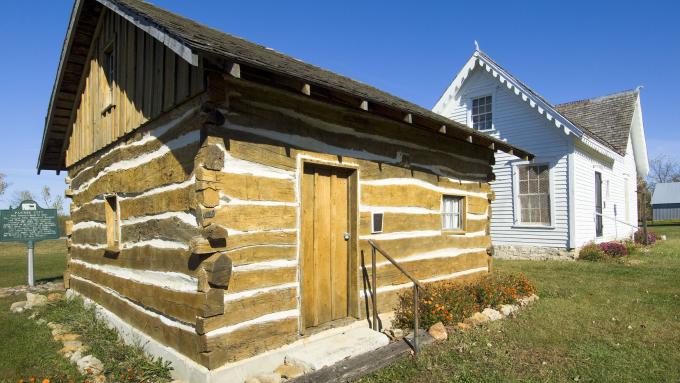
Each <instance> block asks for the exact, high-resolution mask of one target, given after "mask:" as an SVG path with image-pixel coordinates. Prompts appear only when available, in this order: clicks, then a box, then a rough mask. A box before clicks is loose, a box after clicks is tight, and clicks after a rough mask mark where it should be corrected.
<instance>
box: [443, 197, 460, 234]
mask: <svg viewBox="0 0 680 383" xmlns="http://www.w3.org/2000/svg"><path fill="white" fill-rule="evenodd" d="M464 214H465V199H464V198H463V197H460V196H450V195H445V196H442V230H454V231H458V230H460V231H462V230H464V228H463V222H464V219H463V216H464Z"/></svg>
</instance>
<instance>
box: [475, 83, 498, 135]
mask: <svg viewBox="0 0 680 383" xmlns="http://www.w3.org/2000/svg"><path fill="white" fill-rule="evenodd" d="M494 93H495V92H483V93H479V94H472V95H470V96H469V104H468V105H469V106H468V121H470V124H469V125H470V127H471V128H472V129H474V130H476V131H478V132H491V131H494V130H496V127H495V125H494V116H495V115H496V113H495V112H496V97H495V94H494ZM486 97H490V98H491V111H490V112H487V113H491V127H490V128H489V129H477V128H475V122H474V114H473V104H474V101H475V100H478V99H480V98H486Z"/></svg>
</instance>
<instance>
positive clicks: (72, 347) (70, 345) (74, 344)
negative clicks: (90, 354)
mask: <svg viewBox="0 0 680 383" xmlns="http://www.w3.org/2000/svg"><path fill="white" fill-rule="evenodd" d="M84 349H85V346H83V342H81V341H79V340H70V341H66V342H64V347H62V348H61V350H59V353H60V354H64V355H66V354H73V353H74V352H76V351H83V350H84Z"/></svg>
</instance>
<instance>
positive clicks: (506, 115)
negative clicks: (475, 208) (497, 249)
mask: <svg viewBox="0 0 680 383" xmlns="http://www.w3.org/2000/svg"><path fill="white" fill-rule="evenodd" d="M488 94H490V95H492V96H493V103H494V105H493V107H492V108H493V109H492V110H493V124H494V129H495V131H494V132H491V134H493V135H494V136H496V137H499V138H501V139H503V140H507V141H508V142H509V143H510V144H512V145H516V146H518V147H521V148H524V149H526V150H529V151H530V152H531V153H533V154H534V155H535V156H536V161H535V162H536V163H541V162H544V161H548V162H550V164H551V166H552V168H551V171H552V177H551V182H552V184H553V187H552V192H553V195H552V196H551V198H553V199H554V203H553V205H552V207H553V210H552V211H551V214H552V215H553V216H554V218H553V221H554V227H553V228H528V229H527V228H518V227H513V226H514V225H515V222H514V218H515V217H514V211H513V209H514V202H513V192H512V187H513V185H512V166H511V165H512V163H513V162H514V161H519V159H518V158H516V157H514V156H510V155H508V154H505V153H501V152H497V153H496V165H494V167H493V172H494V174H495V176H496V180H495V181H494V182H492V183H491V185H492V188H493V190H494V193H495V194H496V199H495V200H494V201H493V203H492V205H491V206H492V220H491V238H492V240H493V243H494V244H495V245H530V246H543V247H558V248H564V247H567V246H568V243H569V218H568V214H569V204H568V177H567V175H568V163H567V154H568V153H569V150H570V148H569V141H568V138H567V137H566V136H565V135H564V133H563V132H562V131H561V130H560V129H557V128H555V127H554V125H552V124H550V123H549V122H548V121H547V120H546V119H545V117H544V116H542V115H539V114H538V113H537V112H536V110H534V109H532V108H530V107H529V106H528V104H527V103H526V102H524V101H522V99H521V98H520V97H519V96H517V95H515V94H514V93H513V92H510V91H509V90H508V89H507V87H506V86H505V85H501V84H499V83H498V80H496V79H495V78H493V76H492V75H491V74H489V73H487V72H486V71H484V70H482V69H480V68H479V67H477V68H476V69H475V70H474V71H473V73H471V74H470V76H469V77H468V79H467V80H465V82H464V83H463V86H462V87H461V89H460V90H459V91H458V94H457V95H456V96H457V97H458V98H459V99H458V102H452V103H450V104H449V106H448V107H447V109H446V110H445V111H444V112H443V113H442V114H444V115H445V116H447V117H449V118H452V119H454V120H456V121H458V122H461V123H466V124H467V123H468V118H467V115H468V112H467V110H468V105H467V103H468V102H469V101H470V98H471V97H477V96H482V95H488Z"/></svg>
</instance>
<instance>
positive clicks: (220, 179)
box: [213, 172, 295, 202]
mask: <svg viewBox="0 0 680 383" xmlns="http://www.w3.org/2000/svg"><path fill="white" fill-rule="evenodd" d="M215 179H216V182H215V183H214V184H213V185H214V187H215V188H216V189H217V190H219V191H221V192H222V193H224V194H225V195H227V196H229V197H230V198H238V199H241V200H247V201H278V202H295V182H294V181H293V180H292V179H281V178H269V177H258V176H255V175H252V174H239V173H222V172H220V173H215Z"/></svg>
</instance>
